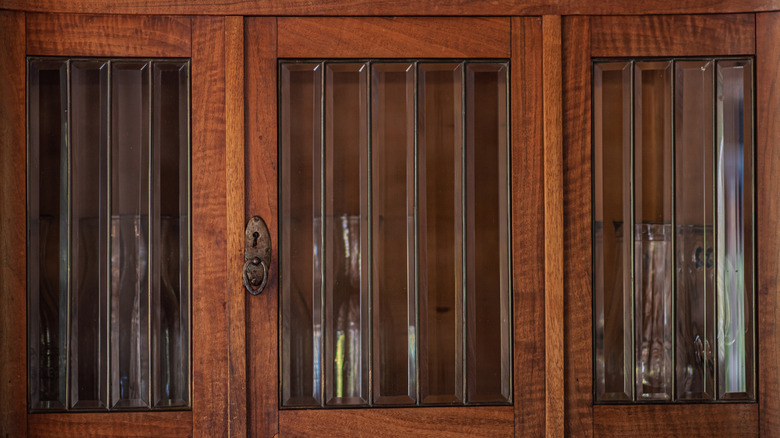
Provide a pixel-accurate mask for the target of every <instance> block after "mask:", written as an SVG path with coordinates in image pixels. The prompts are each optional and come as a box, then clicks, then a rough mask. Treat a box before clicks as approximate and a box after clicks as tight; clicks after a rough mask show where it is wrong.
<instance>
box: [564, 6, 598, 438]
mask: <svg viewBox="0 0 780 438" xmlns="http://www.w3.org/2000/svg"><path fill="white" fill-rule="evenodd" d="M562 27H563V29H562V33H563V65H564V66H566V68H565V69H564V70H563V111H564V113H563V189H564V191H563V230H564V232H563V236H564V240H563V242H564V249H563V254H564V260H566V263H565V264H564V271H563V274H564V277H563V283H564V287H565V296H564V335H563V339H564V342H563V346H564V368H565V394H566V401H565V414H566V418H565V424H564V426H565V433H566V436H577V437H590V436H593V411H592V407H591V406H592V392H593V370H592V358H593V334H592V333H593V332H592V327H593V326H592V312H591V309H592V307H591V306H592V295H591V279H592V277H591V252H590V249H591V239H592V237H591V211H590V199H591V198H590V187H591V167H590V166H591V161H590V160H591V157H590V148H591V146H590V138H591V137H590V134H591V131H590V129H591V127H590V117H591V116H590V99H591V96H590V94H591V93H590V80H591V79H590V55H589V54H590V50H589V49H588V48H589V46H590V37H589V36H590V25H589V20H588V18H587V17H566V18H564V20H563V26H562Z"/></svg>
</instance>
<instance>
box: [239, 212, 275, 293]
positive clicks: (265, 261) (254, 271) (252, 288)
mask: <svg viewBox="0 0 780 438" xmlns="http://www.w3.org/2000/svg"><path fill="white" fill-rule="evenodd" d="M270 264H271V235H270V234H269V233H268V227H267V226H266V225H265V222H264V221H263V219H262V218H261V217H260V216H252V218H251V219H249V222H248V223H247V224H246V231H245V232H244V269H243V276H244V287H245V288H246V290H247V292H249V293H250V294H252V295H257V294H259V293H260V292H262V291H263V289H265V286H266V284H268V276H269V274H270V273H269V270H268V266H269V265H270Z"/></svg>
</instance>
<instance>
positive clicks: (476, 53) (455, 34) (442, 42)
mask: <svg viewBox="0 0 780 438" xmlns="http://www.w3.org/2000/svg"><path fill="white" fill-rule="evenodd" d="M278 28H279V30H278V31H279V47H278V56H279V58H318V59H320V58H346V57H349V58H464V57H472V58H508V57H509V54H510V47H509V19H508V18H471V17H468V18H467V17H448V18H438V19H436V20H431V19H425V18H409V17H401V18H398V17H395V18H392V17H391V18H387V17H369V18H349V17H335V18H326V17H320V18H297V17H282V18H279V21H278Z"/></svg>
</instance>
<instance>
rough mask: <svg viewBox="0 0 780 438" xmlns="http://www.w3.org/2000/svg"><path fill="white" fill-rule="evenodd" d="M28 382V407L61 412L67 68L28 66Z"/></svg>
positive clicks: (56, 64) (60, 64) (45, 63)
mask: <svg viewBox="0 0 780 438" xmlns="http://www.w3.org/2000/svg"><path fill="white" fill-rule="evenodd" d="M28 90H29V91H28V108H29V116H28V123H29V126H28V131H29V142H30V144H29V162H30V167H29V169H28V209H29V211H28V214H27V221H28V222H27V229H28V235H27V242H28V244H29V251H28V254H27V266H28V269H29V272H28V276H27V278H28V282H29V283H28V291H29V292H28V297H29V298H28V299H29V303H28V309H29V310H28V318H29V323H28V324H29V333H28V336H29V341H28V354H29V360H28V381H29V390H30V407H31V408H32V409H63V408H65V399H66V394H65V387H66V377H65V376H66V365H67V352H66V351H65V346H66V345H67V339H66V336H67V330H66V328H65V325H64V324H65V321H66V312H67V299H68V298H67V297H68V295H67V294H68V286H67V281H68V277H67V266H64V265H63V264H61V263H60V259H61V257H63V256H64V255H65V254H67V251H68V218H67V211H68V205H67V202H62V199H66V200H67V193H68V187H67V173H68V158H67V69H66V63H65V62H63V61H47V60H31V61H30V62H29V63H28Z"/></svg>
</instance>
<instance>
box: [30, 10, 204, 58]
mask: <svg viewBox="0 0 780 438" xmlns="http://www.w3.org/2000/svg"><path fill="white" fill-rule="evenodd" d="M191 32H192V27H191V23H190V18H189V17H170V16H122V15H51V14H27V54H28V55H40V56H106V57H108V56H111V57H125V56H128V57H129V56H133V57H189V56H190V53H191V51H190V49H191V44H190V35H191Z"/></svg>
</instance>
